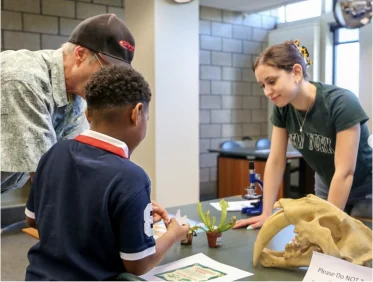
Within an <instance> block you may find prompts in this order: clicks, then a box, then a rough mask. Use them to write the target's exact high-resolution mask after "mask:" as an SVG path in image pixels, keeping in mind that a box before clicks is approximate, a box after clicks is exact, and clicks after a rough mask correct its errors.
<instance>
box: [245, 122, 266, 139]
mask: <svg viewBox="0 0 373 282" xmlns="http://www.w3.org/2000/svg"><path fill="white" fill-rule="evenodd" d="M242 135H243V136H249V137H251V138H253V137H256V136H260V135H261V127H260V123H251V124H243V125H242Z"/></svg>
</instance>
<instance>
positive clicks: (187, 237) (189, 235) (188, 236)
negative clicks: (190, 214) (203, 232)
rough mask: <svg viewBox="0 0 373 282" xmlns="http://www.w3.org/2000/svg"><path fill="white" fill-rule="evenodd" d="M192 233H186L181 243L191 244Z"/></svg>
mask: <svg viewBox="0 0 373 282" xmlns="http://www.w3.org/2000/svg"><path fill="white" fill-rule="evenodd" d="M192 242H193V233H188V234H187V236H186V238H185V239H184V240H182V241H181V245H192Z"/></svg>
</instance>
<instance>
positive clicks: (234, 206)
mask: <svg viewBox="0 0 373 282" xmlns="http://www.w3.org/2000/svg"><path fill="white" fill-rule="evenodd" d="M257 201H258V200H246V201H237V202H228V204H229V207H228V208H227V211H241V210H242V208H244V207H249V208H252V207H253V205H252V203H255V202H257ZM210 205H211V206H213V207H214V208H216V209H217V210H218V211H221V208H220V204H219V203H210Z"/></svg>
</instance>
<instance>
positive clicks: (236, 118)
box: [232, 110, 251, 123]
mask: <svg viewBox="0 0 373 282" xmlns="http://www.w3.org/2000/svg"><path fill="white" fill-rule="evenodd" d="M232 122H233V123H246V122H251V118H250V111H248V110H232Z"/></svg>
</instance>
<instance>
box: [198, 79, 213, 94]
mask: <svg viewBox="0 0 373 282" xmlns="http://www.w3.org/2000/svg"><path fill="white" fill-rule="evenodd" d="M210 92H211V91H210V80H200V81H199V94H210Z"/></svg>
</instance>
